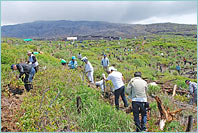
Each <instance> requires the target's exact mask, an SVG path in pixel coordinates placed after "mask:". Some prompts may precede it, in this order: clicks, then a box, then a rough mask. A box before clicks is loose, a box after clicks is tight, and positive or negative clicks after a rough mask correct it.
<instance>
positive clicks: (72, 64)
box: [68, 60, 78, 69]
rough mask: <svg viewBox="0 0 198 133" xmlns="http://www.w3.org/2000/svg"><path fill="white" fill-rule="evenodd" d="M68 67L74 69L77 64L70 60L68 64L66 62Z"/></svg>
mask: <svg viewBox="0 0 198 133" xmlns="http://www.w3.org/2000/svg"><path fill="white" fill-rule="evenodd" d="M68 66H69V68H70V69H75V68H77V66H78V64H77V61H72V60H71V61H70V62H69V64H68Z"/></svg>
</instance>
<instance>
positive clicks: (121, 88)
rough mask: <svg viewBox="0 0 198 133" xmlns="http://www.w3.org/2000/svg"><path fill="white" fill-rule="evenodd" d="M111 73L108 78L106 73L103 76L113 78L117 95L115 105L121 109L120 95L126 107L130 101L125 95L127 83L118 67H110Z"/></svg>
mask: <svg viewBox="0 0 198 133" xmlns="http://www.w3.org/2000/svg"><path fill="white" fill-rule="evenodd" d="M108 71H109V75H108V77H107V78H106V77H105V74H103V75H102V76H103V78H104V79H105V80H106V81H108V80H111V81H112V83H113V86H114V88H113V92H114V95H115V105H116V109H117V110H119V97H120V95H121V98H122V100H123V102H124V107H128V103H127V100H126V97H125V85H124V82H123V81H124V77H123V76H122V73H120V72H118V71H117V69H115V68H114V67H113V66H111V67H109V70H108Z"/></svg>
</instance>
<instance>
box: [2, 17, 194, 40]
mask: <svg viewBox="0 0 198 133" xmlns="http://www.w3.org/2000/svg"><path fill="white" fill-rule="evenodd" d="M1 32H2V36H3V37H17V38H45V39H49V38H65V37H68V36H104V37H105V36H112V37H124V38H131V37H135V36H144V35H152V34H157V35H162V34H163V35H164V34H165V35H182V36H193V37H196V34H197V29H196V25H187V24H175V23H158V24H148V25H140V24H118V23H108V22H101V21H68V20H60V21H35V22H32V23H23V24H17V25H7V26H2V29H1Z"/></svg>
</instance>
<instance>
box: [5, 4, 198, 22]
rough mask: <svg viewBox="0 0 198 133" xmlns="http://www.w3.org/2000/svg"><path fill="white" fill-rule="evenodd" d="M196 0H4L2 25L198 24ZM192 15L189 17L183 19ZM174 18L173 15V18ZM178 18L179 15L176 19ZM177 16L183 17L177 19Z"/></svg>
mask: <svg viewBox="0 0 198 133" xmlns="http://www.w3.org/2000/svg"><path fill="white" fill-rule="evenodd" d="M196 5H197V3H196V2H195V1H189V2H187V1H183V2H179V1H175V2H143V1H140V2H134V1H132V2H129V1H123V2H122V1H115V2H112V1H107V2H104V1H98V2H96V1H94V2H93V1H83V2H79V1H78V2H77V1H73V2H71V1H70V2H66V1H57V2H52V1H51V2H49V1H48V2H44V1H42V2H38V1H36V2H33V1H15V2H12V1H3V2H2V5H1V6H2V12H1V13H2V14H1V16H2V19H1V20H2V22H1V23H2V25H6V24H17V23H25V22H32V21H37V20H90V21H108V22H115V23H141V22H143V23H144V22H147V23H153V20H154V19H155V21H157V22H160V21H163V22H165V21H166V20H167V22H168V21H172V22H175V23H178V22H179V23H190V24H196V23H197V21H196V20H195V19H194V18H193V17H194V16H195V15H196V14H197V12H196V8H197V7H196ZM181 16H185V17H186V18H188V21H185V20H184V19H183V20H182V19H181ZM170 18H172V19H170ZM174 18H175V19H174ZM177 18H178V19H179V18H180V19H179V20H180V21H177Z"/></svg>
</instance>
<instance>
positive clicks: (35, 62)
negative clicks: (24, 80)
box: [27, 52, 39, 72]
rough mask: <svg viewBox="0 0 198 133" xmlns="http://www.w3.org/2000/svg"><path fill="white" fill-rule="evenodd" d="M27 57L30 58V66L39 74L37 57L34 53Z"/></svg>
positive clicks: (29, 53)
mask: <svg viewBox="0 0 198 133" xmlns="http://www.w3.org/2000/svg"><path fill="white" fill-rule="evenodd" d="M27 55H28V57H29V58H28V64H31V65H32V66H33V67H34V69H35V71H36V72H37V71H38V65H39V64H38V61H37V59H36V56H35V55H34V54H33V52H28V53H27Z"/></svg>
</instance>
